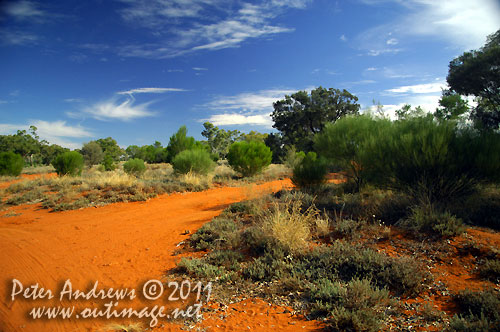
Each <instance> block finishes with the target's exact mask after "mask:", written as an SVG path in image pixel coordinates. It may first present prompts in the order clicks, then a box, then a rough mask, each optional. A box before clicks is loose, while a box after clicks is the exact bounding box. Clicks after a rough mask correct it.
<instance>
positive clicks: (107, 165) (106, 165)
mask: <svg viewBox="0 0 500 332" xmlns="http://www.w3.org/2000/svg"><path fill="white" fill-rule="evenodd" d="M101 165H102V167H103V169H104V170H105V171H106V172H109V171H113V170H114V169H115V168H116V164H115V161H114V160H113V157H111V156H110V155H109V154H107V155H105V156H104V159H103V161H102V164H101Z"/></svg>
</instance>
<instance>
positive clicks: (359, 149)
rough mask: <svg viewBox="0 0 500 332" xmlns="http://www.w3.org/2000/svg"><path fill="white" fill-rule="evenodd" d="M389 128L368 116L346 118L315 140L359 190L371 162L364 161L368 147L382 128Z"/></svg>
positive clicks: (316, 146) (384, 121)
mask: <svg viewBox="0 0 500 332" xmlns="http://www.w3.org/2000/svg"><path fill="white" fill-rule="evenodd" d="M389 126H390V122H389V120H386V119H378V120H376V119H374V118H372V117H370V116H368V115H361V116H347V117H344V118H342V119H340V120H338V121H337V122H335V123H329V124H327V125H326V126H325V129H324V130H323V132H321V133H320V134H318V135H317V136H316V137H315V140H314V141H315V144H314V148H315V149H316V151H318V153H319V154H320V155H322V156H324V157H326V158H328V159H330V160H331V161H332V162H333V163H334V164H335V165H336V166H339V167H340V168H341V169H343V170H345V171H346V175H347V176H348V177H349V178H350V179H351V180H353V181H354V182H355V183H356V189H357V191H359V190H360V189H361V187H362V185H363V184H364V182H365V180H366V179H365V178H366V173H367V171H368V169H369V167H370V166H371V165H370V164H371V162H370V161H369V160H366V159H365V157H366V156H365V152H366V149H365V145H366V144H367V142H368V140H369V139H371V138H373V136H374V135H375V134H376V133H377V132H378V131H379V130H383V128H387V127H389Z"/></svg>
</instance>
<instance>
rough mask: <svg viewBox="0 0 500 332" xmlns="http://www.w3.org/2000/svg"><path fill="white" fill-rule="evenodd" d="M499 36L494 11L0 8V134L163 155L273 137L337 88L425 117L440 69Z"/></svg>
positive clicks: (168, 2) (282, 2)
mask: <svg viewBox="0 0 500 332" xmlns="http://www.w3.org/2000/svg"><path fill="white" fill-rule="evenodd" d="M499 28H500V4H499V3H498V1H496V0H475V1H470V0H448V1H434V0H407V1H403V0H350V1H334V0H268V1H247V0H86V1H80V0H78V1H74V0H66V1H50V0H44V1H37V0H21V1H19V0H18V1H2V2H0V73H1V77H2V78H1V79H0V134H10V133H15V131H16V130H17V129H27V128H28V126H29V125H35V126H37V127H38V131H39V135H40V136H41V137H42V138H44V139H47V140H48V141H50V142H52V143H57V144H61V145H63V146H66V147H70V148H78V147H80V146H81V144H82V143H83V142H88V141H90V140H93V139H97V138H101V137H107V136H112V137H113V138H115V139H116V140H117V141H118V143H119V144H120V145H121V146H124V147H125V146H128V145H131V144H137V145H144V144H152V143H153V142H154V141H155V140H159V141H161V142H162V143H163V144H165V145H166V144H167V143H168V139H169V137H170V135H172V133H173V132H175V131H176V130H177V129H178V128H179V127H180V126H181V125H184V124H185V125H187V127H188V133H189V134H190V135H193V136H195V137H196V138H197V139H201V138H202V137H201V135H200V133H201V131H202V128H203V126H202V124H203V122H204V121H211V122H212V123H214V124H216V125H217V126H219V127H222V128H225V129H238V130H241V131H246V132H248V131H250V130H257V131H260V132H271V131H272V130H273V129H272V121H271V119H270V117H269V114H270V113H271V112H272V103H273V102H274V101H276V100H278V99H281V98H283V96H284V95H285V94H291V93H293V92H296V91H298V90H304V89H307V90H311V89H312V88H315V87H318V86H323V87H326V88H330V87H333V88H338V89H347V90H348V91H350V92H351V93H354V94H355V95H357V96H358V97H359V102H360V104H361V105H362V108H363V109H366V108H368V107H370V106H372V105H373V103H372V101H373V100H375V101H377V102H378V101H379V102H380V103H382V104H383V105H384V109H385V110H386V111H387V112H388V113H389V114H390V113H391V112H393V111H394V109H396V108H397V107H399V106H400V105H401V104H403V103H410V104H412V105H414V106H416V105H421V106H423V107H424V108H425V109H427V110H428V111H433V110H434V109H435V107H436V104H437V101H438V99H439V96H440V94H441V88H443V87H445V86H446V81H445V79H446V75H447V71H448V63H449V62H450V60H452V59H453V58H454V57H456V56H458V55H460V54H461V53H462V52H464V51H466V50H470V49H476V48H478V47H480V46H482V45H483V44H484V42H485V40H486V36H487V35H489V34H491V33H493V32H495V31H496V30H498V29H499Z"/></svg>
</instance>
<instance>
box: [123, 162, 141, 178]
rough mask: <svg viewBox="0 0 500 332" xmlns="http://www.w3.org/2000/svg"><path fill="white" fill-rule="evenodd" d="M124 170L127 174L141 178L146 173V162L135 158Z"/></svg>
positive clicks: (125, 165) (126, 163)
mask: <svg viewBox="0 0 500 332" xmlns="http://www.w3.org/2000/svg"><path fill="white" fill-rule="evenodd" d="M123 170H124V171H125V173H127V174H130V175H135V176H140V175H141V174H143V173H144V172H145V171H146V165H144V160H142V159H139V158H133V159H129V160H128V161H127V162H125V163H124V164H123Z"/></svg>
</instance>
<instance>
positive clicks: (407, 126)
mask: <svg viewBox="0 0 500 332" xmlns="http://www.w3.org/2000/svg"><path fill="white" fill-rule="evenodd" d="M499 135H500V134H497V133H477V132H475V131H473V130H472V129H462V128H459V127H457V124H456V123H455V122H453V121H447V122H437V121H435V120H434V119H433V117H432V116H430V115H429V116H426V117H414V118H409V119H405V120H400V121H396V122H394V123H392V125H391V126H388V127H380V128H379V129H378V130H377V131H376V134H374V135H373V136H372V137H371V138H370V139H368V140H367V141H366V143H365V144H364V145H363V146H362V148H361V150H363V151H364V153H363V159H364V160H365V162H364V165H370V167H369V169H368V170H367V172H368V175H367V178H368V179H369V180H370V181H372V182H373V183H376V184H379V185H382V186H384V187H388V188H391V189H396V190H398V191H401V192H404V193H406V194H408V195H409V196H410V197H412V198H413V199H414V200H416V201H417V203H425V204H440V205H449V203H450V202H453V201H456V200H458V199H460V198H464V197H468V196H469V195H470V194H471V193H472V192H473V191H474V188H475V185H476V184H477V183H478V182H481V181H498V177H499V175H498V174H500V136H499Z"/></svg>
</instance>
